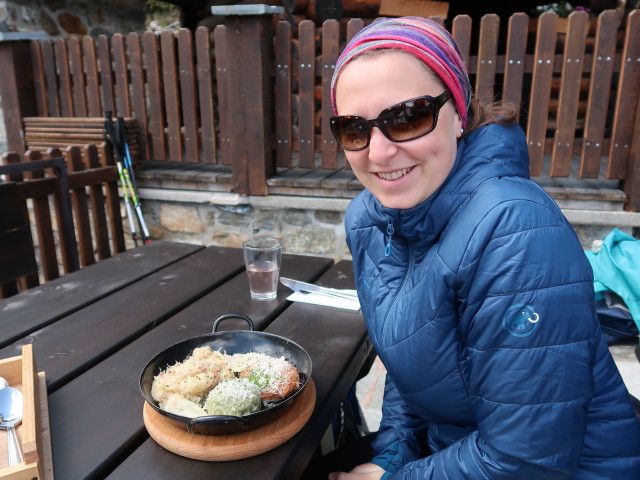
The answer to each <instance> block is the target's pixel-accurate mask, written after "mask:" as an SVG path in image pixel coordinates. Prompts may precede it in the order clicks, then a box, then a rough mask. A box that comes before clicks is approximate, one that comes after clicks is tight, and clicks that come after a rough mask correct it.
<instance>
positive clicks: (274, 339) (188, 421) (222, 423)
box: [140, 313, 311, 435]
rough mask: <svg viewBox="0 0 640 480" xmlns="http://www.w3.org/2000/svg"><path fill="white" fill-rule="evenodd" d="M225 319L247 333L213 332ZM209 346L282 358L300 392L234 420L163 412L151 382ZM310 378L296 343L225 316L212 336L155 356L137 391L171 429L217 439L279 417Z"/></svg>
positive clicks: (303, 353) (305, 359)
mask: <svg viewBox="0 0 640 480" xmlns="http://www.w3.org/2000/svg"><path fill="white" fill-rule="evenodd" d="M227 318H242V319H243V320H245V321H246V322H247V323H248V324H249V328H250V329H249V330H236V331H232V332H216V330H217V328H218V324H219V323H220V322H221V321H223V320H225V319H227ZM205 345H208V346H209V347H211V348H212V349H213V350H221V351H223V352H225V353H227V354H234V353H249V352H258V353H263V354H265V355H270V356H272V357H284V358H285V359H286V360H287V361H288V362H289V363H291V364H292V365H293V366H295V367H296V368H297V369H298V372H300V388H299V389H298V390H297V391H296V392H295V393H293V394H292V395H290V396H289V397H287V398H285V399H284V400H281V401H279V402H274V403H270V404H269V406H268V407H267V408H264V409H262V410H260V411H258V412H255V413H251V414H249V415H244V416H242V417H235V416H231V415H211V416H207V417H198V418H189V417H183V416H181V415H176V414H173V413H169V412H165V411H164V410H162V409H161V408H160V407H159V406H158V404H157V402H156V401H155V400H153V397H152V396H151V384H152V382H153V378H154V377H155V376H156V375H158V373H160V371H161V370H165V369H166V368H167V367H168V366H170V365H174V364H175V363H176V362H182V361H184V360H186V358H187V357H189V355H191V353H192V352H193V350H194V349H195V348H198V347H203V346H205ZM310 378H311V358H310V357H309V354H308V353H307V352H306V351H305V350H304V349H303V348H302V347H301V346H300V345H298V344H297V343H295V342H292V341H291V340H288V339H286V338H284V337H280V336H278V335H272V334H270V333H265V332H255V331H253V321H252V320H251V319H250V318H249V317H247V316H246V315H241V314H233V313H232V314H228V315H223V316H221V317H220V318H218V319H217V320H216V321H215V322H214V324H213V332H212V333H209V334H206V335H200V336H198V337H193V338H189V339H187V340H184V341H182V342H179V343H176V344H175V345H172V346H170V347H168V348H167V349H165V350H163V351H162V352H160V353H159V354H158V355H156V356H155V357H154V358H153V359H152V360H151V361H150V362H149V363H148V364H147V366H146V367H144V370H142V375H141V376H140V391H141V392H142V396H143V397H144V398H145V400H146V401H147V403H148V404H149V405H150V406H151V407H152V408H153V409H154V410H155V411H157V412H158V413H160V414H161V415H164V416H165V417H166V418H167V419H168V420H170V421H171V422H172V423H173V424H174V425H176V426H178V427H179V428H182V429H183V430H188V431H189V432H195V433H203V434H208V435H219V434H224V433H233V432H239V431H243V430H248V429H251V428H255V427H257V426H259V425H263V424H264V423H266V422H269V421H271V420H274V419H276V418H277V417H278V416H280V415H282V414H283V413H284V412H285V411H286V409H287V408H288V407H290V406H291V405H292V403H293V401H294V400H295V399H296V398H297V397H298V396H299V395H300V393H301V392H302V390H303V389H304V388H305V387H306V385H307V382H308V381H309V379H310Z"/></svg>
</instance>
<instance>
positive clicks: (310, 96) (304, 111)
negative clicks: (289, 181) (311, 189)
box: [298, 20, 316, 168]
mask: <svg viewBox="0 0 640 480" xmlns="http://www.w3.org/2000/svg"><path fill="white" fill-rule="evenodd" d="M298 35H299V38H300V49H299V56H300V58H299V61H298V65H299V67H298V68H299V70H298V71H299V74H298V78H299V89H300V91H299V107H298V120H299V128H298V132H299V133H298V139H299V145H300V146H299V150H300V158H299V160H298V166H300V167H306V168H314V167H315V158H314V157H315V155H314V150H315V146H314V135H315V129H314V117H315V77H316V75H315V64H316V60H315V24H314V23H313V22H312V21H311V20H303V21H302V22H300V24H299V25H298Z"/></svg>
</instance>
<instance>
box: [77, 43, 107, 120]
mask: <svg viewBox="0 0 640 480" xmlns="http://www.w3.org/2000/svg"><path fill="white" fill-rule="evenodd" d="M82 52H83V57H84V70H85V73H86V76H87V112H88V115H89V116H90V117H99V116H101V115H103V112H102V105H101V104H100V81H99V77H98V60H97V58H96V41H95V39H94V38H93V37H90V36H88V35H87V36H85V37H83V38H82Z"/></svg>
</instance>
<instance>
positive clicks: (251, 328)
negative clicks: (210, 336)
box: [211, 313, 255, 333]
mask: <svg viewBox="0 0 640 480" xmlns="http://www.w3.org/2000/svg"><path fill="white" fill-rule="evenodd" d="M227 318H241V319H242V320H244V321H245V322H247V323H248V324H249V330H250V331H252V332H253V330H254V329H255V328H254V326H253V320H251V319H250V318H249V317H247V316H246V315H243V314H242V313H227V314H226V315H222V316H221V317H219V318H218V319H217V320H216V321H215V322H213V330H212V331H211V333H216V330H217V329H218V324H219V323H220V322H221V321H223V320H226V319H227Z"/></svg>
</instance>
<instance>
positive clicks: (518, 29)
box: [502, 13, 529, 107]
mask: <svg viewBox="0 0 640 480" xmlns="http://www.w3.org/2000/svg"><path fill="white" fill-rule="evenodd" d="M528 28H529V17H528V16H527V15H526V14H525V13H516V14H514V15H512V16H511V17H510V18H509V31H508V34H507V50H506V55H505V65H504V85H503V88H502V101H503V102H510V103H513V104H514V105H517V106H518V107H520V104H521V101H522V81H523V78H524V61H525V54H526V49H527V31H528Z"/></svg>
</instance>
